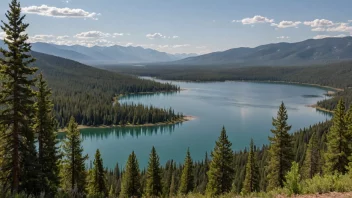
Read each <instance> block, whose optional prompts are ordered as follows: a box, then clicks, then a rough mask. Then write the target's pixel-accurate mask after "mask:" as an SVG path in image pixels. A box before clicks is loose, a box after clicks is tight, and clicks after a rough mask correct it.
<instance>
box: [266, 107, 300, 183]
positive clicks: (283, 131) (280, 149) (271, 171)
mask: <svg viewBox="0 0 352 198" xmlns="http://www.w3.org/2000/svg"><path fill="white" fill-rule="evenodd" d="M287 119H288V116H287V110H286V107H285V105H284V103H281V106H280V108H279V111H278V113H277V118H273V126H274V127H275V129H272V130H271V132H272V133H273V137H269V141H270V148H269V156H268V157H269V165H268V167H267V171H268V174H267V179H268V187H267V188H268V190H272V189H274V188H276V187H283V185H284V181H285V175H286V172H287V171H289V170H290V168H291V163H292V161H293V157H294V155H293V146H292V140H291V136H290V134H289V133H288V131H289V130H290V129H291V126H289V125H288V124H287Z"/></svg>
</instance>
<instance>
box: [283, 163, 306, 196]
mask: <svg viewBox="0 0 352 198" xmlns="http://www.w3.org/2000/svg"><path fill="white" fill-rule="evenodd" d="M285 178H286V182H285V188H286V189H287V190H288V191H289V195H292V194H295V195H296V194H300V193H302V186H301V184H300V180H301V175H300V173H299V167H298V163H297V162H293V163H292V167H291V170H290V171H289V172H288V173H287V174H286V176H285Z"/></svg>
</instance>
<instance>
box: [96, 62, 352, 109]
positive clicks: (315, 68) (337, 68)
mask: <svg viewBox="0 0 352 198" xmlns="http://www.w3.org/2000/svg"><path fill="white" fill-rule="evenodd" d="M103 68H105V69H107V70H111V71H117V72H120V73H125V74H133V75H142V76H152V77H156V78H159V79H165V80H184V81H194V82H203V81H226V80H234V81H265V82H288V83H300V84H302V83H304V84H313V85H317V86H329V87H333V88H339V89H343V90H344V91H341V92H338V93H337V97H333V98H332V99H330V100H326V101H321V102H319V103H318V105H319V106H320V107H322V108H325V109H328V110H333V109H335V107H336V105H337V101H338V100H339V99H340V97H344V98H345V100H346V103H347V105H349V104H351V101H352V91H351V87H352V81H351V76H352V62H351V61H344V62H339V63H331V64H327V65H312V66H289V67H288V66H281V67H280V66H274V67H268V66H256V67H249V66H247V67H241V66H240V65H211V66H189V65H146V66H145V67H132V66H126V65H118V66H116V65H115V66H103Z"/></svg>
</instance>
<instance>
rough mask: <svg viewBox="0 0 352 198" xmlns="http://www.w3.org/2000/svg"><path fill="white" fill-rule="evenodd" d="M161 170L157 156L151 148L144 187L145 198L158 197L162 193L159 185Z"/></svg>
mask: <svg viewBox="0 0 352 198" xmlns="http://www.w3.org/2000/svg"><path fill="white" fill-rule="evenodd" d="M160 174H161V170H160V163H159V156H158V154H157V153H156V150H155V148H154V146H153V148H152V151H151V153H150V156H149V162H148V170H147V175H146V176H147V185H146V196H147V197H160V195H161V193H162V184H161V175H160Z"/></svg>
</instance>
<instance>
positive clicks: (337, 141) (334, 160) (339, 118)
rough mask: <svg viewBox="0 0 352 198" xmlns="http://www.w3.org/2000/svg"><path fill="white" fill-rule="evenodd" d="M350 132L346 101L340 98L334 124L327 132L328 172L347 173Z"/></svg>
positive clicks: (326, 162)
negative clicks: (347, 122) (347, 121)
mask: <svg viewBox="0 0 352 198" xmlns="http://www.w3.org/2000/svg"><path fill="white" fill-rule="evenodd" d="M350 141H351V140H349V134H348V130H347V124H346V115H345V102H344V101H343V99H340V101H339V103H338V104H337V107H336V109H335V111H334V116H333V118H332V126H331V128H330V130H329V132H328V134H327V143H326V144H327V151H326V153H325V171H326V173H330V174H332V173H335V172H338V173H342V174H344V173H346V172H347V167H348V163H349V160H348V158H349V157H350V156H351V153H352V152H351V147H350V145H349V144H350Z"/></svg>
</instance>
